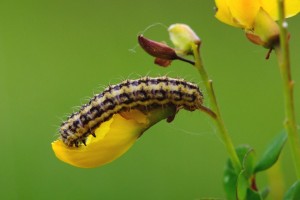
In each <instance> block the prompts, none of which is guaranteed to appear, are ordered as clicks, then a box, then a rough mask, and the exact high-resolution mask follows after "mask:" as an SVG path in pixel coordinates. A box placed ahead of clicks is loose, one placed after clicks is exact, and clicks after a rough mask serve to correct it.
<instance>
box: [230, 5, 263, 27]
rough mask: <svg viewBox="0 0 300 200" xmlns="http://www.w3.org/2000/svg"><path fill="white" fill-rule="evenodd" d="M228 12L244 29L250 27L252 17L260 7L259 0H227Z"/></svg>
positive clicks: (252, 20)
mask: <svg viewBox="0 0 300 200" xmlns="http://www.w3.org/2000/svg"><path fill="white" fill-rule="evenodd" d="M227 2H228V5H229V9H230V12H231V13H232V16H233V18H234V19H236V20H237V21H238V23H239V24H241V25H242V26H243V28H244V29H251V28H252V26H253V22H254V18H255V16H256V15H257V12H258V11H259V8H260V7H261V4H260V1H259V0H227Z"/></svg>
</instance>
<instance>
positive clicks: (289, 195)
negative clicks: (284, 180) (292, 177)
mask: <svg viewBox="0 0 300 200" xmlns="http://www.w3.org/2000/svg"><path fill="white" fill-rule="evenodd" d="M283 199H284V200H298V199H300V181H297V182H296V183H294V184H293V185H292V186H291V187H290V188H289V190H288V191H287V192H286V194H285V196H284V198H283Z"/></svg>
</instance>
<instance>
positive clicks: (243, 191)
mask: <svg viewBox="0 0 300 200" xmlns="http://www.w3.org/2000/svg"><path fill="white" fill-rule="evenodd" d="M236 152H237V155H238V157H239V159H240V161H241V163H242V164H243V170H242V171H241V172H240V173H239V174H237V172H236V171H235V170H234V168H233V167H232V163H231V161H230V160H228V161H227V164H226V168H225V171H224V179H223V184H224V189H225V192H226V197H227V199H245V198H246V196H247V190H248V188H250V181H249V180H250V177H251V176H252V175H253V166H254V154H253V149H252V148H251V147H249V146H246V145H244V146H240V147H237V148H236Z"/></svg>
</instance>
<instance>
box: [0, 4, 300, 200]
mask: <svg viewBox="0 0 300 200" xmlns="http://www.w3.org/2000/svg"><path fill="white" fill-rule="evenodd" d="M213 7H214V2H213V1H205V0H186V1H179V0H174V1H161V0H151V1H150V0H145V1H135V0H128V1H116V0H111V1H101V0H98V1H96V0H90V1H83V0H81V1H80V0H73V1H71V0H68V1H67V0H52V1H49V0H46V1H31V0H29V1H14V0H11V1H5V0H4V1H3V0H2V1H0V91H1V94H0V95H1V98H0V110H1V115H0V123H1V140H2V142H1V145H0V152H1V164H0V191H1V199H74V200H75V199H107V200H112V199H114V200H115V199H144V200H147V199H149V200H150V199H158V200H160V199H201V198H203V197H215V198H221V199H222V198H224V192H223V188H222V184H221V182H222V174H223V169H224V164H225V161H226V159H227V154H226V152H225V148H224V146H223V144H222V142H221V140H220V139H219V137H218V136H217V133H216V131H215V128H214V127H213V123H212V121H211V120H210V119H209V118H208V117H207V116H205V115H204V114H202V113H200V112H193V113H191V112H187V111H181V112H180V113H179V114H178V115H177V116H176V119H175V121H173V122H172V123H170V124H167V123H166V122H160V123H159V124H157V125H156V126H154V127H153V128H151V129H150V130H148V131H147V133H146V134H144V136H143V137H142V138H141V139H140V140H139V141H138V142H137V143H136V144H135V145H134V146H133V148H131V149H130V150H129V151H128V152H127V153H126V154H125V155H124V156H122V157H121V158H119V159H117V160H116V161H114V162H112V163H110V164H108V165H105V166H103V167H100V168H95V169H79V168H75V167H72V166H70V165H67V164H65V163H63V162H61V161H59V160H58V159H57V158H56V157H55V155H54V153H53V152H52V149H51V142H52V141H53V140H55V139H56V138H57V137H58V131H57V130H58V127H59V125H60V123H61V122H62V120H64V119H66V117H67V115H68V114H70V113H71V112H73V111H74V110H76V106H79V105H81V104H82V103H85V102H87V99H88V98H89V97H91V96H93V94H94V93H98V92H100V91H101V90H102V89H103V86H106V85H108V84H109V83H111V84H113V83H118V82H120V81H121V80H124V79H125V78H138V77H140V76H144V75H146V74H148V75H150V76H158V75H165V74H169V75H170V76H173V77H177V76H180V77H184V78H186V79H187V80H191V81H194V82H197V83H199V84H200V86H201V80H200V79H199V76H198V75H197V73H196V71H195V70H194V69H192V67H190V66H189V65H187V64H185V63H180V62H174V63H173V65H172V66H171V67H170V68H159V67H156V66H155V65H154V64H153V58H151V57H150V56H148V55H146V54H145V53H144V52H143V50H141V49H140V48H139V47H137V39H136V38H137V35H138V34H139V33H143V34H144V35H145V36H146V37H149V38H152V39H154V40H157V41H166V42H170V41H169V39H168V34H167V26H169V25H170V24H172V23H178V22H180V23H186V24H189V25H190V26H191V27H192V28H193V29H194V30H195V31H196V32H197V33H198V35H199V36H200V37H201V39H202V56H203V58H204V62H205V65H206V68H207V71H208V73H209V75H210V77H211V78H212V79H213V80H214V84H215V90H216V93H217V98H218V100H219V104H220V106H221V110H222V114H223V117H224V119H225V122H226V125H227V128H228V130H229V132H230V134H231V136H232V139H233V141H234V143H235V144H236V145H237V144H250V145H251V146H252V147H253V148H255V151H256V154H257V155H258V156H259V155H261V153H262V151H263V149H264V147H265V145H267V143H268V142H269V140H270V139H271V138H272V137H273V136H274V135H275V134H277V133H279V132H280V131H281V130H282V127H283V126H282V123H283V119H284V112H283V98H282V93H281V89H282V88H281V81H280V75H279V72H278V66H277V63H276V57H275V55H274V54H272V55H271V58H270V60H265V59H264V57H265V55H266V53H267V50H266V49H263V48H261V47H259V46H255V45H253V44H251V43H250V42H248V41H247V39H246V38H245V36H244V34H243V32H242V31H241V30H239V29H235V28H232V27H229V26H227V25H225V24H222V23H220V22H219V21H217V20H216V19H215V18H214V10H213ZM299 21H300V16H297V17H294V18H291V19H289V27H290V29H289V31H290V32H291V60H292V67H293V77H294V80H295V82H296V88H295V99H296V109H297V112H298V115H297V118H298V122H299V120H300V103H299V102H300V101H299V100H300V85H299V84H300V68H299V66H300V59H299V52H300V26H299ZM156 23H161V24H164V25H157V26H154V27H152V28H150V29H148V30H147V31H145V32H144V30H145V29H146V28H147V27H149V26H151V25H153V24H156ZM169 44H170V43H169ZM132 49H133V50H134V51H132ZM289 153H290V151H289V147H288V146H286V147H285V150H284V152H283V157H282V170H283V171H284V172H285V175H286V178H285V184H286V185H290V184H291V183H292V182H293V181H295V174H294V170H293V165H292V162H291V158H290V154H289ZM267 180H268V177H267V176H266V175H259V176H258V181H259V186H261V187H263V186H264V185H265V184H267Z"/></svg>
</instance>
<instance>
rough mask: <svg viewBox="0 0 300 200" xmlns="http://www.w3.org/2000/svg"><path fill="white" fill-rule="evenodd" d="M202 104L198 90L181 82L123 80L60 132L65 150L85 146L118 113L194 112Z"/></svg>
mask: <svg viewBox="0 0 300 200" xmlns="http://www.w3.org/2000/svg"><path fill="white" fill-rule="evenodd" d="M202 101H203V95H202V93H201V91H200V89H199V87H198V86H197V85H196V84H193V83H191V82H187V81H185V80H183V79H175V78H169V77H165V76H164V77H157V78H151V77H143V78H140V79H136V80H125V81H123V82H121V83H119V84H117V85H112V86H109V87H107V88H106V89H105V90H104V91H103V92H102V93H100V94H97V95H95V96H94V97H93V98H92V99H91V100H90V101H89V102H88V103H87V104H84V105H83V106H82V107H81V108H80V110H79V111H78V112H75V113H73V114H71V116H69V117H68V119H67V120H66V121H65V122H63V123H62V124H61V127H60V130H59V132H60V135H61V139H62V141H63V142H64V143H65V144H66V145H67V146H74V145H75V146H76V147H78V146H79V144H81V143H83V144H84V145H85V142H86V138H87V137H88V136H89V135H90V134H92V135H93V136H94V137H96V135H95V133H94V131H95V129H96V128H97V127H98V126H99V125H100V124H101V123H102V122H105V121H107V120H109V119H110V118H111V117H112V116H113V115H114V114H116V113H119V112H120V111H123V110H128V109H131V108H137V109H139V108H141V107H144V108H147V107H150V106H157V105H158V106H163V105H169V104H171V105H175V106H176V107H177V109H180V108H184V109H186V110H189V111H194V110H196V109H199V108H200V107H201V106H202Z"/></svg>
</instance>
